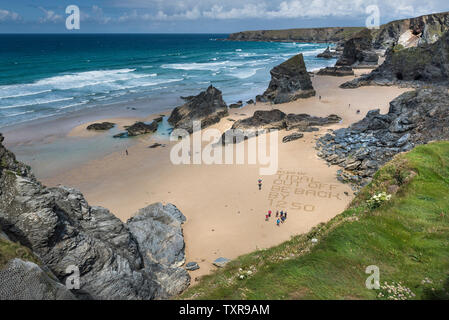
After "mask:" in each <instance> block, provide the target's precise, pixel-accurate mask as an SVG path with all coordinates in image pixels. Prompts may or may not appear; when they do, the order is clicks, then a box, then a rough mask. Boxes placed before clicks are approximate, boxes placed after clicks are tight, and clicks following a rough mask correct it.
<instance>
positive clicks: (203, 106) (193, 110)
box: [168, 86, 229, 133]
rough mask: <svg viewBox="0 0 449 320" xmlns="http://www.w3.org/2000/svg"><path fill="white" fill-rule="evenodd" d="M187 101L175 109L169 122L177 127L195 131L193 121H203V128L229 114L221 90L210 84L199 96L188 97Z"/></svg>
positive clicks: (190, 131)
mask: <svg viewBox="0 0 449 320" xmlns="http://www.w3.org/2000/svg"><path fill="white" fill-rule="evenodd" d="M186 101H187V102H186V103H185V104H183V105H182V106H179V107H176V108H175V109H173V111H172V113H171V114H170V117H169V118H168V122H169V123H170V124H171V125H173V126H174V127H175V129H184V130H186V131H187V132H189V133H192V132H193V121H195V120H197V121H201V128H203V129H204V128H206V127H208V126H210V125H212V124H214V123H217V122H219V121H220V119H221V118H223V117H226V116H228V115H229V113H228V107H227V105H226V103H225V102H224V100H223V97H222V94H221V91H220V90H218V89H217V88H215V87H213V86H210V87H209V88H207V90H206V91H203V92H201V93H200V94H198V95H197V96H192V97H188V98H187V99H186Z"/></svg>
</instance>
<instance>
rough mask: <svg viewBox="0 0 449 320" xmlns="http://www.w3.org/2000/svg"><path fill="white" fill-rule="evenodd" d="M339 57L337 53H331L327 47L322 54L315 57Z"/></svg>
mask: <svg viewBox="0 0 449 320" xmlns="http://www.w3.org/2000/svg"><path fill="white" fill-rule="evenodd" d="M339 56H340V53H339V52H337V51H331V50H330V48H329V47H327V48H326V50H324V51H323V52H322V53H320V54H318V55H317V58H324V59H334V58H338V57H339Z"/></svg>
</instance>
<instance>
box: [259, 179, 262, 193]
mask: <svg viewBox="0 0 449 320" xmlns="http://www.w3.org/2000/svg"><path fill="white" fill-rule="evenodd" d="M258 183H259V190H262V179H259V180H258Z"/></svg>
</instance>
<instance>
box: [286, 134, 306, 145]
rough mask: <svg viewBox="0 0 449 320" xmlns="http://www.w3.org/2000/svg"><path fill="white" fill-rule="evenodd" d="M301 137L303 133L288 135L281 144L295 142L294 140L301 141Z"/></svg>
mask: <svg viewBox="0 0 449 320" xmlns="http://www.w3.org/2000/svg"><path fill="white" fill-rule="evenodd" d="M302 137H304V134H303V133H301V132H295V133H292V134H289V135H288V136H285V137H284V138H283V139H282V142H283V143H287V142H290V141H295V140H298V139H301V138H302Z"/></svg>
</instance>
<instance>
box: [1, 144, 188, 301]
mask: <svg viewBox="0 0 449 320" xmlns="http://www.w3.org/2000/svg"><path fill="white" fill-rule="evenodd" d="M1 141H3V136H1V135H0V142H1ZM0 160H1V161H0V164H1V165H0V186H1V188H0V224H1V229H2V230H3V232H4V233H5V234H6V235H7V236H8V238H9V239H11V241H15V242H19V243H20V244H21V245H23V246H25V247H27V248H28V249H30V250H31V251H32V252H33V253H34V255H35V256H37V257H39V259H40V261H41V262H42V264H43V265H45V267H46V268H48V269H49V270H51V272H52V273H53V274H54V275H55V276H56V278H57V279H58V280H59V281H60V282H62V283H64V282H65V281H64V280H65V278H66V277H67V274H66V268H67V267H68V266H70V265H74V266H77V267H78V268H79V270H80V285H81V288H80V290H76V291H74V294H75V295H76V296H77V297H78V298H83V299H161V298H167V297H169V296H170V294H171V293H173V292H175V291H177V289H179V290H183V288H185V286H186V283H187V277H186V275H185V274H184V273H183V272H185V270H183V269H182V268H173V267H172V266H170V267H168V266H167V265H165V264H162V263H165V260H163V259H162V258H160V261H161V263H157V261H156V262H155V263H152V264H151V265H148V263H147V261H148V257H146V256H145V257H144V256H143V255H142V254H141V252H140V250H146V248H148V247H154V244H149V243H146V242H145V241H143V240H142V239H141V234H136V235H134V234H132V233H131V232H130V229H129V227H128V226H127V225H126V224H123V223H122V222H121V221H120V220H119V219H118V218H116V217H115V216H114V215H113V214H112V213H111V212H109V210H107V209H105V208H101V207H92V206H89V204H88V203H87V201H86V200H85V199H84V197H83V195H82V194H81V193H80V192H79V191H77V190H75V189H72V188H67V187H54V188H47V187H44V186H42V185H41V184H40V183H39V182H38V181H37V180H36V178H35V177H34V175H33V174H32V173H31V171H30V169H29V167H27V166H25V165H23V164H21V163H20V162H18V161H16V160H15V157H14V155H13V154H12V153H11V152H9V151H8V150H6V149H5V148H4V147H3V145H2V144H1V143H0ZM155 206H158V205H155ZM168 206H169V205H167V206H165V207H164V209H163V210H165V211H167V210H168V211H170V212H172V215H173V216H177V215H179V213H178V212H177V211H176V210H174V209H173V208H170V207H169V208H168V209H167V207H168ZM173 207H174V206H173ZM175 211H176V212H175ZM136 219H137V218H136ZM143 220H144V219H143ZM164 221H167V220H160V221H159V222H158V223H164ZM144 222H145V220H144ZM144 222H142V223H144ZM145 223H146V222H145ZM172 226H173V225H172V224H171V225H170V226H168V227H167V229H169V228H171V227H172ZM134 227H135V226H134V225H133V228H134ZM149 230H152V229H151V228H150V229H147V231H146V233H147V234H151V233H152V231H149ZM152 236H153V237H156V238H157V239H160V240H158V242H159V243H165V245H164V248H165V251H166V252H167V253H166V255H167V256H169V253H171V252H178V253H177V254H175V255H174V256H175V257H180V256H182V253H179V250H177V249H173V250H172V251H171V250H170V249H168V246H169V245H168V243H171V242H172V241H173V239H172V238H169V237H167V238H166V240H165V242H164V240H162V237H163V235H162V234H161V233H157V234H155V235H152ZM147 237H150V236H149V235H147ZM136 238H138V240H136ZM176 243H179V242H176ZM157 257H158V258H159V256H157ZM167 260H169V259H168V258H167ZM175 260H176V258H175ZM167 277H168V278H170V279H171V282H172V283H171V284H169V285H168V284H167V283H166V282H164V281H162V280H161V279H165V278H167ZM176 288H177V289H176Z"/></svg>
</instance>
